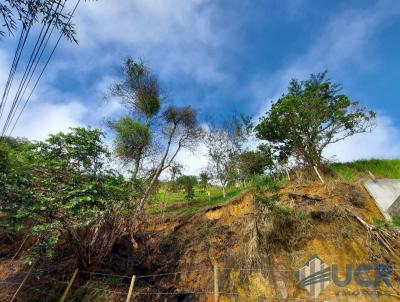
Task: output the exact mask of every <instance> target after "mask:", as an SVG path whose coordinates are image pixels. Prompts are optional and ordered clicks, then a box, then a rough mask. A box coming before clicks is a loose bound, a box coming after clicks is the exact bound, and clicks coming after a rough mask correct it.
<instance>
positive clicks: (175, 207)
mask: <svg viewBox="0 0 400 302" xmlns="http://www.w3.org/2000/svg"><path fill="white" fill-rule="evenodd" d="M243 190H244V189H243V188H235V187H231V188H228V189H227V191H226V198H225V199H224V198H223V195H222V189H221V188H220V187H218V186H211V187H210V188H209V192H210V196H208V194H207V192H203V191H202V190H200V188H199V187H195V194H194V198H193V200H186V198H185V195H186V193H185V192H184V191H178V192H168V191H167V190H166V188H161V189H160V192H159V193H158V196H157V198H156V200H155V201H153V202H152V203H151V204H150V205H149V206H148V207H147V208H146V212H147V213H149V214H161V213H163V212H164V214H165V215H166V216H169V217H171V216H192V215H194V214H196V213H197V212H199V211H200V210H202V209H205V208H207V207H212V206H216V205H219V204H223V203H224V202H226V201H228V200H229V199H232V198H233V197H235V196H237V195H239V194H240V193H241V192H242V191H243ZM163 204H164V205H165V209H164V211H163V209H162V207H163Z"/></svg>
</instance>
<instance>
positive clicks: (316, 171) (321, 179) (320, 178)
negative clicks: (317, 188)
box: [314, 166, 325, 184]
mask: <svg viewBox="0 0 400 302" xmlns="http://www.w3.org/2000/svg"><path fill="white" fill-rule="evenodd" d="M314 170H315V173H317V175H318V177H319V180H320V181H321V182H322V183H323V184H324V183H325V181H324V180H323V178H322V176H321V174H319V172H318V169H317V167H316V166H314Z"/></svg>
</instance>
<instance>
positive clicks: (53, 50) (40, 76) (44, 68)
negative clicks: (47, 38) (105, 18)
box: [9, 0, 81, 136]
mask: <svg viewBox="0 0 400 302" xmlns="http://www.w3.org/2000/svg"><path fill="white" fill-rule="evenodd" d="M80 2H81V0H78V1H77V2H76V4H75V7H74V9H73V10H72V12H71V14H70V16H69V18H68V22H67V23H70V21H71V19H72V17H73V15H74V14H75V12H76V9H77V8H78V5H79V3H80ZM62 36H63V34H62V32H61V33H60V35H59V37H58V39H57V42H56V44H55V45H54V47H53V49H52V51H51V53H50V55H49V57H48V59H47V61H46V64H45V65H44V67H43V69H42V71H41V73H40V75H39V77H38V78H37V80H36V82H35V85H34V86H33V88H32V90H31V92H30V94H29V96H28V98H27V99H26V101H25V103H24V106H23V107H22V109H21V111H20V113H19V114H18V117H17V119H16V121H15V123H14V125H13V127H12V128H11V131H10V133H9V135H10V136H11V134H12V132H13V131H14V129H15V126H16V125H17V123H18V121H19V119H20V117H21V115H22V113H23V111H24V110H25V108H26V106H27V104H28V102H29V100H30V99H31V97H32V94H33V92H34V91H35V89H36V87H37V85H38V83H39V81H40V79H41V78H42V76H43V73H44V71H45V70H46V68H47V66H48V65H49V62H50V60H51V58H52V57H53V55H54V52H55V50H56V48H57V46H58V44H59V43H60V40H61V38H62Z"/></svg>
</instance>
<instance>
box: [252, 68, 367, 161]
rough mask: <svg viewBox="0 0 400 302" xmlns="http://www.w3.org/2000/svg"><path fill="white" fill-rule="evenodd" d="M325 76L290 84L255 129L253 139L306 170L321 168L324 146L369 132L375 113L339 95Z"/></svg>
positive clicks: (281, 157) (322, 74)
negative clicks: (301, 165)
mask: <svg viewBox="0 0 400 302" xmlns="http://www.w3.org/2000/svg"><path fill="white" fill-rule="evenodd" d="M326 75H327V73H326V72H322V73H318V74H312V75H311V77H310V79H308V80H306V81H298V80H292V81H291V82H290V84H289V88H288V92H287V93H286V94H284V95H282V97H280V98H279V99H278V100H277V101H276V102H275V103H273V104H272V107H271V109H270V110H269V111H268V112H267V113H266V115H265V116H264V117H262V118H261V119H260V123H259V124H258V125H257V126H256V127H255V132H256V136H257V137H258V138H259V139H261V140H265V141H266V142H267V145H268V147H269V148H271V152H272V154H274V155H275V156H276V157H277V158H278V159H280V160H281V161H286V160H287V159H288V158H289V157H291V156H293V157H295V158H296V159H298V160H299V161H301V162H302V163H304V164H305V165H307V166H308V167H312V166H314V165H315V166H320V165H321V161H322V152H323V150H324V149H325V148H326V146H328V145H329V144H334V143H336V142H338V141H340V140H343V139H345V138H347V137H349V136H352V135H354V134H356V133H362V132H366V131H371V130H372V128H373V126H374V121H375V113H374V112H373V111H368V110H366V109H365V108H364V107H362V106H361V105H360V104H359V103H358V102H355V101H351V100H349V98H348V97H347V96H346V95H344V94H341V93H340V91H341V86H340V85H338V84H335V83H332V82H331V80H330V79H328V78H327V76H326Z"/></svg>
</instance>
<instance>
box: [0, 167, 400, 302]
mask: <svg viewBox="0 0 400 302" xmlns="http://www.w3.org/2000/svg"><path fill="white" fill-rule="evenodd" d="M354 166H357V165H354ZM340 167H341V169H343V168H346V169H356V168H353V166H349V165H341V166H340ZM360 171H361V170H360ZM382 171H384V170H382ZM373 172H375V173H376V172H377V171H376V170H374V171H373ZM295 183H296V182H292V183H287V184H286V185H285V186H284V187H283V188H282V189H280V191H279V194H280V196H281V198H280V200H279V202H278V203H279V205H280V206H282V207H285V208H289V209H290V211H291V212H290V213H291V215H287V216H279V215H278V216H271V214H268V213H266V212H265V211H263V210H260V208H259V206H258V205H257V203H256V202H255V201H254V197H253V194H252V193H251V192H250V191H245V192H243V193H242V194H240V195H238V196H236V197H234V198H233V199H232V200H230V201H227V202H222V201H221V204H219V205H218V204H217V205H207V203H203V204H202V205H201V206H200V205H199V204H200V201H194V204H192V205H190V203H179V202H178V203H177V204H176V205H175V208H174V211H172V212H169V214H170V215H160V214H151V213H149V214H147V215H146V217H145V219H144V220H142V221H141V222H137V223H135V224H134V225H132V230H131V231H132V233H133V234H135V237H134V238H133V239H134V241H132V239H131V238H130V237H129V235H128V233H127V234H126V235H124V236H123V237H121V238H119V240H118V242H117V244H116V245H115V246H114V248H113V251H112V256H111V258H108V259H107V260H106V262H105V263H104V264H103V265H102V267H99V268H98V269H97V270H96V271H93V272H90V273H89V272H84V271H81V272H80V273H79V274H78V278H77V280H76V281H75V282H74V285H73V287H72V290H71V292H70V295H69V299H68V301H125V299H126V295H127V292H128V287H129V282H130V277H131V275H135V276H136V282H135V287H134V291H133V297H134V299H133V301H214V281H215V279H214V276H215V275H214V267H215V265H217V267H218V277H217V279H218V283H219V292H220V301H291V300H293V301H297V299H299V300H300V301H303V300H305V301H315V299H312V297H310V293H309V292H308V291H307V290H305V289H301V288H299V287H298V286H297V281H296V277H295V274H296V272H297V271H298V270H299V269H300V268H301V267H302V266H303V265H304V264H305V263H306V262H307V261H308V260H309V259H310V258H311V257H312V256H314V255H317V256H318V257H320V258H321V259H322V260H323V261H324V262H325V263H326V264H327V265H329V266H330V265H333V264H337V266H338V268H339V277H340V278H339V279H341V280H342V279H344V268H345V267H346V264H351V265H353V270H354V269H355V267H356V265H358V264H360V263H368V264H371V263H372V264H376V263H390V264H392V265H393V266H394V267H395V268H397V267H398V265H399V264H400V263H399V259H398V258H396V257H395V256H393V255H392V254H390V252H388V251H387V249H385V248H384V247H383V246H382V245H380V244H378V243H377V242H375V241H374V240H373V239H374V238H375V237H373V235H372V234H373V233H372V232H368V231H367V230H366V228H365V227H364V226H363V225H362V223H360V221H359V220H357V217H359V218H361V219H362V220H363V221H365V222H367V223H370V224H373V223H374V221H376V220H377V219H378V220H379V219H381V220H382V219H383V217H382V215H381V213H380V212H379V210H378V208H377V207H376V205H375V203H374V202H373V200H372V199H371V198H370V196H369V195H368V193H367V192H366V191H365V189H363V188H362V187H361V186H360V185H358V184H357V183H358V180H357V181H354V182H353V183H349V182H343V181H342V180H337V179H335V178H332V179H329V180H328V182H327V184H326V185H323V184H320V183H315V182H309V183H305V184H295ZM188 208H189V209H190V210H187V209H188ZM180 209H181V210H180ZM182 209H185V210H182ZM182 213H186V215H185V214H184V215H182ZM188 213H189V214H190V215H187V214H188ZM175 214H176V215H175ZM21 241H22V238H20V239H19V240H17V241H14V239H13V238H10V239H9V240H8V239H3V243H2V248H3V249H2V255H5V254H9V255H12V254H13V253H15V251H16V249H17V248H18V246H19V245H20V243H21ZM7 243H8V244H11V245H8V251H6V250H5V249H4V246H5V245H7ZM132 243H134V244H132ZM26 245H28V244H26ZM395 248H399V246H396V247H395ZM23 256H24V252H21V253H20V255H19V258H20V259H19V260H16V261H14V262H12V263H10V262H2V264H1V267H2V269H1V272H2V273H1V275H2V276H1V280H5V281H4V282H3V283H2V284H1V285H0V286H1V288H2V290H1V299H0V301H8V299H9V298H7V297H10V295H12V293H13V292H14V291H15V289H16V284H19V283H20V282H21V281H22V279H23V277H24V275H25V274H26V272H27V269H28V268H27V267H26V266H24V265H23V263H22V258H23ZM54 259H58V260H57V261H56V260H54V261H50V262H44V263H39V264H38V265H37V266H36V268H35V269H34V274H33V276H34V277H32V278H31V279H30V280H29V281H28V282H27V284H26V285H25V287H24V289H23V290H22V291H21V292H20V294H19V296H18V301H58V299H59V297H60V296H61V295H62V293H63V291H64V289H65V287H66V283H67V281H68V280H69V278H70V276H71V274H72V272H73V270H74V267H75V264H74V260H73V258H71V253H70V252H69V251H68V250H66V249H65V248H63V245H62V244H61V245H60V246H59V247H58V248H57V252H56V257H55V258H54ZM393 275H394V278H392V279H391V280H392V285H393V288H388V287H386V285H385V283H384V282H380V284H379V286H377V287H376V288H374V287H371V288H364V289H362V288H361V290H364V291H365V292H364V293H361V292H360V286H359V285H357V284H356V283H355V281H354V278H353V280H352V281H351V283H350V284H349V285H347V286H346V287H343V288H340V287H338V286H336V285H335V284H332V282H330V283H331V284H328V286H327V287H326V288H325V289H323V290H322V291H321V293H320V294H319V295H318V299H317V301H325V300H326V301H378V300H377V299H379V301H395V300H396V299H398V298H399V297H400V295H399V292H400V286H399V282H398V280H399V276H398V271H397V270H395V271H394V272H393ZM368 276H369V277H371V278H372V277H373V274H370V273H369V274H368ZM7 282H8V283H7ZM357 292H358V294H357ZM378 297H379V298H378Z"/></svg>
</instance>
